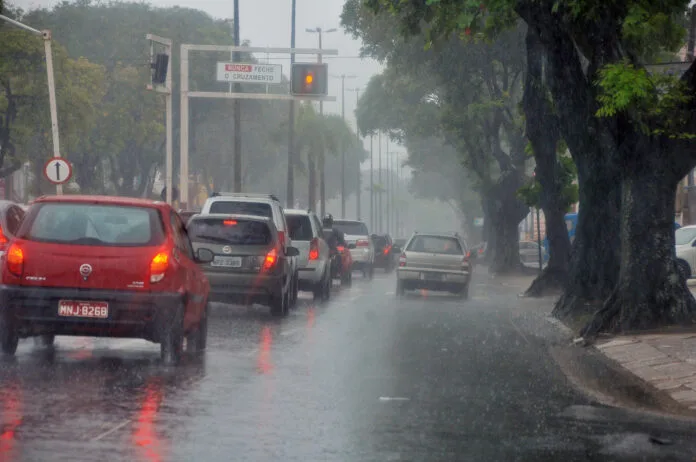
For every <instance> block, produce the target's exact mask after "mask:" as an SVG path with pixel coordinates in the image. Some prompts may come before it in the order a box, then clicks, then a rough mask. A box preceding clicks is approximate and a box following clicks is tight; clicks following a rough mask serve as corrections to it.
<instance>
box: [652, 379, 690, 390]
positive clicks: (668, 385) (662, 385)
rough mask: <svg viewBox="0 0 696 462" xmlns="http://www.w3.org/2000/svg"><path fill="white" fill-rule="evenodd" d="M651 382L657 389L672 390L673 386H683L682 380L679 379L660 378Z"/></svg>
mask: <svg viewBox="0 0 696 462" xmlns="http://www.w3.org/2000/svg"><path fill="white" fill-rule="evenodd" d="M652 384H653V385H654V386H655V388H657V389H659V390H674V389H675V388H681V387H683V386H684V382H683V381H681V380H662V381H659V382H652Z"/></svg>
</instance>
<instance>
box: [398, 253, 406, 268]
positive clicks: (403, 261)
mask: <svg viewBox="0 0 696 462" xmlns="http://www.w3.org/2000/svg"><path fill="white" fill-rule="evenodd" d="M399 266H406V254H405V253H402V254H401V255H399Z"/></svg>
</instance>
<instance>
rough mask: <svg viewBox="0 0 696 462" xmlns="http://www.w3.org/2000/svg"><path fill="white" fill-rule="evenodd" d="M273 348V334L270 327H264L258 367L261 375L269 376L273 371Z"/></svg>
mask: <svg viewBox="0 0 696 462" xmlns="http://www.w3.org/2000/svg"><path fill="white" fill-rule="evenodd" d="M271 346H273V332H271V328H270V327H268V326H264V327H263V329H262V330H261V345H260V347H259V357H258V362H257V366H256V368H257V370H258V372H259V373H260V374H268V373H269V372H271V371H272V370H273V362H272V361H271Z"/></svg>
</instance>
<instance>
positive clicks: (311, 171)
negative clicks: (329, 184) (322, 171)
mask: <svg viewBox="0 0 696 462" xmlns="http://www.w3.org/2000/svg"><path fill="white" fill-rule="evenodd" d="M307 183H308V185H309V194H308V195H307V199H308V200H307V206H308V207H309V208H310V209H312V210H314V209H315V207H316V205H317V169H316V166H315V165H314V156H313V155H312V154H311V153H309V154H308V155H307Z"/></svg>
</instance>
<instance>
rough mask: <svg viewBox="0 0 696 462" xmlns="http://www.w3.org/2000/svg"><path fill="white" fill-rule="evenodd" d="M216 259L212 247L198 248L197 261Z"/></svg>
mask: <svg viewBox="0 0 696 462" xmlns="http://www.w3.org/2000/svg"><path fill="white" fill-rule="evenodd" d="M214 259H215V254H214V253H213V251H212V250H210V249H198V250H196V262H197V263H210V262H211V261H213V260H214Z"/></svg>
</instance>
